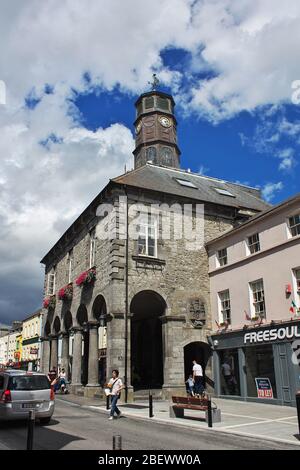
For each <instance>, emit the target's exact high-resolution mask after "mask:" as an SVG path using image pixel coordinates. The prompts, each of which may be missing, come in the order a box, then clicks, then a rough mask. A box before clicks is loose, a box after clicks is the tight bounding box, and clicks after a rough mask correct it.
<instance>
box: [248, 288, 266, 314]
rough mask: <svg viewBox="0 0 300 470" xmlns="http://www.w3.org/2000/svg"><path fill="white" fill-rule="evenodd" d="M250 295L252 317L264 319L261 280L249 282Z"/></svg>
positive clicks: (263, 298) (263, 296)
mask: <svg viewBox="0 0 300 470" xmlns="http://www.w3.org/2000/svg"><path fill="white" fill-rule="evenodd" d="M250 289H251V293H252V306H253V308H252V309H251V310H252V316H254V317H260V318H266V307H265V293H264V282H263V280H262V279H258V280H257V281H254V282H250Z"/></svg>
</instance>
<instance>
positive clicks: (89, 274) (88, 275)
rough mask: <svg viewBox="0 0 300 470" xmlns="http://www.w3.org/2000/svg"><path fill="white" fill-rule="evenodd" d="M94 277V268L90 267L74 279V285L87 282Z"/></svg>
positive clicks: (91, 280)
mask: <svg viewBox="0 0 300 470" xmlns="http://www.w3.org/2000/svg"><path fill="white" fill-rule="evenodd" d="M95 279H96V268H90V269H88V270H87V271H84V272H83V273H81V274H80V276H78V278H77V279H76V285H77V286H81V285H82V284H89V283H91V282H93V281H94V280H95Z"/></svg>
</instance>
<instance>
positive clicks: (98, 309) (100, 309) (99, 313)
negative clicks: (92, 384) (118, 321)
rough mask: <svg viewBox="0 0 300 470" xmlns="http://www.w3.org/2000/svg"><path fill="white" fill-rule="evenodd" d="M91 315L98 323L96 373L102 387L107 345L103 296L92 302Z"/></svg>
mask: <svg viewBox="0 0 300 470" xmlns="http://www.w3.org/2000/svg"><path fill="white" fill-rule="evenodd" d="M92 314H93V317H94V318H95V320H97V321H99V324H100V326H99V329H98V335H99V337H98V345H99V351H98V357H99V364H98V372H99V383H100V385H104V383H105V382H106V352H107V344H106V338H107V336H106V319H107V317H106V315H107V308H106V302H105V298H104V297H103V295H97V297H96V298H95V300H94V303H93V307H92Z"/></svg>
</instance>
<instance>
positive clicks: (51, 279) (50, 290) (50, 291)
mask: <svg viewBox="0 0 300 470" xmlns="http://www.w3.org/2000/svg"><path fill="white" fill-rule="evenodd" d="M54 294H55V270H54V269H53V270H52V272H51V273H49V274H48V285H47V295H54Z"/></svg>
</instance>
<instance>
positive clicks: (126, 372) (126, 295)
mask: <svg viewBox="0 0 300 470" xmlns="http://www.w3.org/2000/svg"><path fill="white" fill-rule="evenodd" d="M124 189H125V195H126V251H125V377H124V380H125V403H127V401H128V384H127V381H128V193H127V186H126V185H125V186H124Z"/></svg>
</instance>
